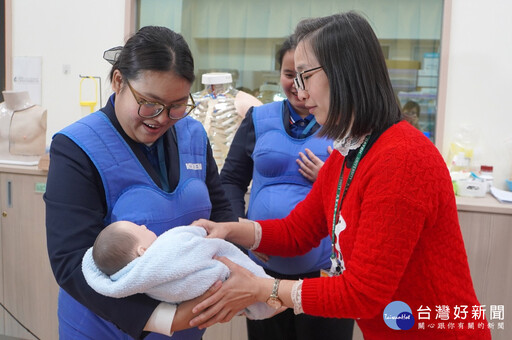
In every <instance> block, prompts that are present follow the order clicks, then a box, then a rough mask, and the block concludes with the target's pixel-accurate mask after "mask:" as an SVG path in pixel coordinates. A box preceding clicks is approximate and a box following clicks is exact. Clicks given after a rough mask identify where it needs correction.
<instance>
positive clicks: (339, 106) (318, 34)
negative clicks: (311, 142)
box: [295, 11, 400, 139]
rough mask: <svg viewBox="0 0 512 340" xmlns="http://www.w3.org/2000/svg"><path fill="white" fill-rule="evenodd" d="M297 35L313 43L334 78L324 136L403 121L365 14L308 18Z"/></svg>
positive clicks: (379, 129)
mask: <svg viewBox="0 0 512 340" xmlns="http://www.w3.org/2000/svg"><path fill="white" fill-rule="evenodd" d="M295 35H296V36H297V41H303V40H304V41H306V42H308V43H309V44H310V46H311V49H312V51H313V53H314V54H315V56H316V59H317V60H318V62H319V63H320V65H321V66H322V67H323V70H324V72H325V74H326V75H327V79H328V81H329V87H330V104H329V115H328V117H327V120H326V122H325V124H324V126H323V127H322V130H321V131H320V134H321V135H322V136H327V137H329V138H332V139H341V138H343V137H345V136H346V135H347V134H348V133H350V135H351V136H353V137H360V136H362V135H364V134H366V133H369V132H375V133H380V132H382V131H384V130H386V129H387V128H388V127H390V126H391V125H393V124H394V123H396V122H398V121H399V120H400V105H399V103H398V101H397V99H396V96H395V94H394V92H393V87H392V86H391V81H390V79H389V75H388V70H387V67H386V62H385V59H384V55H383V53H382V49H381V47H380V43H379V40H378V39H377V36H376V35H375V33H374V32H373V29H372V28H371V26H370V24H369V23H368V21H366V19H364V18H363V17H362V16H361V15H359V14H357V13H355V12H353V11H351V12H347V13H341V14H335V15H331V16H326V17H321V18H314V19H305V20H303V21H301V22H299V24H298V25H297V28H296V30H295ZM352 120H353V121H352ZM351 124H352V125H351Z"/></svg>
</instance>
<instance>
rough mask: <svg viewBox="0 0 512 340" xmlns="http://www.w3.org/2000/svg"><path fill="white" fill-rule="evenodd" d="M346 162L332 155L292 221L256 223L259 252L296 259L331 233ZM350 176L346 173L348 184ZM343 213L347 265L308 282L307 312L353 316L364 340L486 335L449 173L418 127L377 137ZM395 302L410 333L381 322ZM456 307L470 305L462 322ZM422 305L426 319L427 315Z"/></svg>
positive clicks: (394, 128)
mask: <svg viewBox="0 0 512 340" xmlns="http://www.w3.org/2000/svg"><path fill="white" fill-rule="evenodd" d="M342 163H343V156H342V155H341V154H340V153H339V152H338V151H334V152H333V153H332V155H331V156H330V157H329V158H328V160H327V161H326V163H325V164H324V166H323V168H322V169H321V171H320V173H319V175H318V179H317V180H316V182H315V183H314V185H313V188H312V190H311V192H310V193H309V195H308V196H307V197H306V198H305V199H304V201H302V202H300V203H299V204H297V206H296V207H295V209H294V210H293V211H292V212H291V213H290V215H289V216H288V217H286V218H284V219H278V220H267V221H259V222H260V224H261V226H262V240H261V243H260V246H259V248H258V249H257V250H258V251H260V252H263V253H267V254H269V255H280V256H295V255H298V254H302V253H305V252H307V251H308V250H310V249H311V248H312V247H316V246H318V244H319V242H320V240H321V239H322V238H324V237H325V236H326V235H328V234H329V235H330V234H331V228H332V217H333V209H334V201H335V195H336V187H337V182H338V178H339V175H340V171H341V166H342ZM348 174H349V170H347V169H346V170H345V171H344V179H343V187H344V184H345V183H346V180H347V177H348ZM342 189H343V188H342ZM341 213H342V216H343V218H344V219H345V221H346V223H347V228H346V229H345V230H344V231H342V232H341V234H340V239H339V243H340V248H341V252H342V254H343V258H344V260H345V266H346V270H345V272H344V273H343V275H340V276H338V277H335V278H316V279H306V280H304V282H303V285H302V307H303V309H304V312H305V313H307V314H311V315H317V316H323V317H336V318H353V319H356V321H357V322H358V325H359V327H360V328H361V330H362V332H363V334H364V336H365V339H400V338H404V339H415V338H418V339H423V338H426V337H431V338H435V339H466V338H467V339H490V331H489V330H488V327H487V321H486V318H485V316H481V317H480V318H479V319H473V314H472V312H471V311H472V309H473V308H474V307H473V306H480V303H479V302H478V300H477V297H476V294H475V291H474V288H473V283H472V280H471V276H470V272H469V266H468V261H467V256H466V251H465V247H464V242H463V239H462V234H461V231H460V226H459V222H458V216H457V208H456V204H455V196H454V192H453V187H452V183H451V179H450V175H449V172H448V169H447V166H446V164H445V162H444V160H443V158H442V157H441V155H440V154H439V152H438V150H437V149H436V147H435V146H434V145H433V144H432V142H431V141H430V140H428V139H427V138H426V137H425V136H423V134H422V133H421V132H419V131H418V130H417V129H415V128H413V127H412V126H411V125H409V124H408V123H406V122H400V123H398V124H395V125H393V126H392V127H391V128H389V129H388V130H387V131H385V132H384V133H383V134H382V135H381V136H380V137H379V138H378V139H377V141H376V142H375V143H374V144H373V145H372V146H371V148H370V149H369V150H368V153H367V154H366V155H365V156H364V157H363V158H362V160H361V161H360V163H359V166H358V168H357V170H356V172H355V175H354V178H353V180H352V184H351V185H350V189H349V190H348V192H347V195H346V197H345V200H344V202H343V206H342V210H341ZM392 301H403V302H405V303H406V304H408V305H409V306H410V308H411V310H412V315H413V317H414V318H415V319H416V320H415V324H414V326H413V327H412V328H411V329H410V330H394V329H391V328H390V327H388V326H387V325H386V323H385V322H384V319H383V311H384V308H385V307H386V306H387V305H388V304H389V303H390V302H392ZM438 306H439V307H441V306H445V307H444V310H446V306H447V308H448V309H449V319H448V320H442V319H441V318H440V317H439V316H438V315H437V313H436V310H437V309H438ZM457 306H459V307H461V308H464V307H463V306H468V307H467V309H466V311H468V313H467V314H466V318H465V319H462V316H464V315H461V314H459V317H458V318H456V317H455V314H454V312H455V309H456V308H457ZM426 308H428V309H430V310H431V312H430V313H429V314H430V316H429V319H426V312H421V311H423V310H427V309H426ZM475 308H476V307H475ZM418 310H420V311H418ZM463 310H464V309H463ZM420 317H421V318H420ZM441 317H442V316H441ZM441 323H443V324H444V325H443V326H440V325H439V324H441ZM461 323H462V325H461ZM471 324H472V325H473V328H474V329H471ZM432 325H433V326H432ZM482 325H484V327H483V328H484V329H481V328H482ZM423 327H424V329H423ZM442 327H444V328H445V329H442Z"/></svg>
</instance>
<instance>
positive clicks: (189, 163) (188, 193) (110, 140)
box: [59, 111, 212, 340]
mask: <svg viewBox="0 0 512 340" xmlns="http://www.w3.org/2000/svg"><path fill="white" fill-rule="evenodd" d="M175 128H176V135H177V139H178V150H179V158H180V180H179V183H178V185H177V187H176V189H175V190H174V191H173V192H171V193H167V192H165V191H163V190H162V189H160V188H159V187H158V186H157V185H156V184H155V183H154V182H153V180H152V179H151V177H150V176H149V175H148V173H147V172H146V170H145V169H144V167H143V166H142V164H141V163H140V162H139V160H138V159H137V157H136V156H135V154H134V153H133V151H132V150H131V149H130V146H129V145H128V144H127V143H126V142H125V141H124V139H123V137H122V136H121V135H120V134H119V132H118V131H117V130H116V128H115V127H114V126H113V125H112V123H111V122H110V120H109V119H108V117H107V116H106V115H105V114H104V113H103V112H101V111H98V112H95V113H93V114H90V115H88V116H86V117H84V118H82V119H80V120H79V121H77V122H75V123H74V124H71V125H70V126H68V127H66V128H64V129H63V130H62V131H60V132H59V133H62V134H64V135H66V136H67V137H69V138H70V139H71V140H73V141H74V142H75V143H76V144H77V145H78V146H79V147H80V148H81V149H82V150H84V152H85V153H86V154H87V155H88V157H89V158H90V159H91V161H92V162H93V163H94V165H95V167H96V169H97V170H98V172H99V174H100V176H101V179H102V182H103V187H104V190H105V197H106V202H107V214H106V216H105V219H104V223H105V225H107V224H110V223H112V222H115V221H119V220H129V221H132V222H134V223H136V224H144V225H146V226H147V227H148V228H149V229H151V230H153V231H154V232H155V233H156V234H157V235H160V234H162V233H163V232H165V231H167V230H169V229H170V228H173V227H176V226H180V225H188V224H190V223H191V222H193V221H194V220H196V219H199V218H209V217H210V212H211V208H212V205H211V202H210V198H209V193H208V187H207V186H206V183H205V179H206V155H207V151H206V147H207V136H206V133H205V131H204V128H203V126H202V125H201V124H200V123H199V122H197V121H195V120H194V119H192V118H185V119H182V120H180V121H178V122H177V123H176V124H175ZM170 265H172V264H170ZM63 306H66V307H70V306H73V308H72V309H73V313H75V315H73V316H71V315H69V314H68V316H62V317H65V318H68V320H67V322H68V323H71V322H72V321H71V320H74V318H75V317H78V315H82V317H85V318H88V319H89V320H91V319H93V320H96V321H94V322H93V321H89V322H91V324H90V325H89V327H88V328H89V329H88V331H90V332H91V334H95V335H96V336H99V337H98V338H101V334H102V333H101V332H102V331H101V329H102V328H103V327H105V323H106V322H105V321H104V320H103V319H100V318H99V317H97V316H95V315H94V314H93V313H92V312H90V311H89V310H87V309H86V308H85V307H84V306H82V305H81V304H79V303H78V302H77V301H75V300H74V299H73V298H72V297H71V296H69V295H68V294H67V293H65V292H64V291H61V293H60V296H59V308H60V309H61V308H64V307H63ZM95 322H97V323H98V326H97V327H92V325H94V323H95ZM100 324H101V325H100ZM108 325H111V327H109V328H112V327H114V328H112V329H111V331H116V332H119V330H117V328H115V326H114V325H112V324H110V323H108ZM76 327H80V326H76ZM91 328H94V329H91ZM203 332H204V331H199V330H198V329H191V330H188V331H184V332H176V333H175V335H174V336H173V339H174V338H176V339H190V340H192V339H194V340H196V339H200V338H201V334H202V333H203ZM103 335H105V334H103ZM148 338H159V336H158V335H157V334H151V336H150V337H148ZM164 338H168V337H164Z"/></svg>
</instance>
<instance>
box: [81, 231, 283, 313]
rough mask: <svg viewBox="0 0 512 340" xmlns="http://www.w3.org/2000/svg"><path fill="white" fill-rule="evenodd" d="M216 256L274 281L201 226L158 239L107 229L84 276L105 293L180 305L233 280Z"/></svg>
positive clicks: (259, 307) (255, 308)
mask: <svg viewBox="0 0 512 340" xmlns="http://www.w3.org/2000/svg"><path fill="white" fill-rule="evenodd" d="M185 254H186V256H185ZM214 256H225V257H227V258H229V259H230V260H231V261H233V262H235V263H237V264H239V265H241V266H243V267H245V268H247V269H248V270H250V271H251V272H252V273H253V274H255V275H256V276H260V277H269V276H268V275H267V274H265V271H264V270H263V268H261V267H260V266H258V265H257V264H256V263H254V262H253V261H252V260H251V259H250V258H249V257H248V256H247V255H246V254H244V253H243V252H242V251H241V250H240V249H238V248H237V247H236V246H235V245H233V244H231V243H229V242H227V241H225V240H222V239H216V238H206V230H205V229H203V228H201V227H194V226H179V227H174V228H172V229H170V230H168V231H166V232H164V233H163V234H161V235H160V236H158V237H157V236H156V235H155V233H153V232H152V231H151V230H148V229H147V228H146V227H145V226H144V225H142V226H139V225H137V224H135V223H132V222H129V221H118V222H114V223H112V224H110V225H108V226H107V227H106V228H105V229H103V231H102V232H101V233H100V234H99V235H98V237H97V238H96V242H95V243H94V245H93V247H91V248H90V249H89V250H87V252H86V253H85V255H84V257H83V260H82V272H83V274H84V277H85V279H86V281H87V283H88V284H89V286H91V287H92V288H93V289H94V290H95V291H96V292H98V293H100V294H102V295H106V296H110V297H114V298H122V297H126V296H129V295H133V294H138V293H145V294H147V295H149V296H150V297H152V298H154V299H157V300H160V301H165V302H169V303H180V302H182V301H186V300H190V299H193V298H195V297H197V296H200V295H202V294H203V293H204V292H206V291H207V290H208V288H210V287H211V286H212V285H213V284H214V283H215V282H216V281H217V280H222V281H224V280H225V279H227V278H228V276H229V268H228V267H227V266H226V265H224V264H223V263H222V262H220V261H217V260H215V259H214ZM280 311H282V310H279V311H276V310H275V309H273V308H271V307H270V306H268V305H267V304H266V303H255V304H253V305H251V306H249V307H248V308H246V309H245V310H244V311H243V312H244V314H245V315H246V316H247V317H248V318H251V319H265V318H268V317H271V316H272V315H274V314H275V313H276V312H280Z"/></svg>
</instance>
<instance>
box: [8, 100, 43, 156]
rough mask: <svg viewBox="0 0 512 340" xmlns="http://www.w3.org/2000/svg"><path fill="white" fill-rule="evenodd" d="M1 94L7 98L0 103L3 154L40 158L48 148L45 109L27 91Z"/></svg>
mask: <svg viewBox="0 0 512 340" xmlns="http://www.w3.org/2000/svg"><path fill="white" fill-rule="evenodd" d="M2 94H3V96H4V99H5V101H4V102H3V103H1V104H0V158H1V159H11V160H20V161H30V160H31V159H32V158H33V159H34V160H37V159H39V156H41V155H43V154H44V152H45V148H46V115H47V113H46V109H44V108H42V107H41V106H38V105H35V104H33V103H32V102H31V101H30V98H29V94H28V92H27V91H3V92H2ZM30 156H37V157H30Z"/></svg>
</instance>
